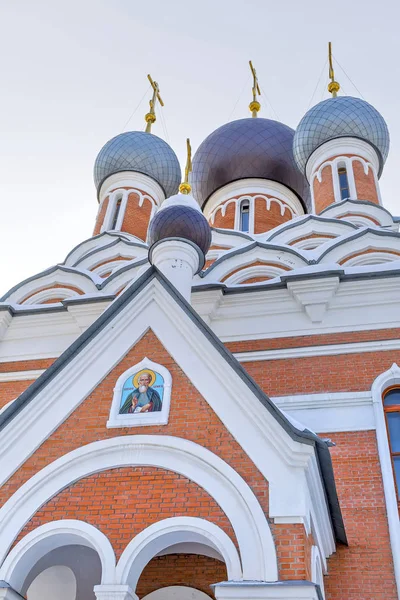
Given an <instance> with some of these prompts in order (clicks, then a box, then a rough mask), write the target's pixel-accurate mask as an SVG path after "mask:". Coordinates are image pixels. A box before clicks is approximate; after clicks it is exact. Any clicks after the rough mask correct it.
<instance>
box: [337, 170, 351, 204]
mask: <svg viewBox="0 0 400 600" xmlns="http://www.w3.org/2000/svg"><path fill="white" fill-rule="evenodd" d="M338 173H339V186H340V197H341V199H342V200H346V198H349V197H350V190H349V180H348V178H347V170H346V167H340V169H339V170H338Z"/></svg>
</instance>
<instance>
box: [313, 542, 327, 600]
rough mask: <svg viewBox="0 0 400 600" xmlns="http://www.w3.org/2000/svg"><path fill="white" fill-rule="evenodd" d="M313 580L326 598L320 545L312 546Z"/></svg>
mask: <svg viewBox="0 0 400 600" xmlns="http://www.w3.org/2000/svg"><path fill="white" fill-rule="evenodd" d="M311 581H313V582H314V583H316V584H317V585H319V589H320V591H321V595H322V598H323V599H325V585H324V572H323V568H322V561H321V554H320V551H319V549H318V546H313V547H312V548H311Z"/></svg>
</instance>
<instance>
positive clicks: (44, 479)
mask: <svg viewBox="0 0 400 600" xmlns="http://www.w3.org/2000/svg"><path fill="white" fill-rule="evenodd" d="M124 466H154V467H158V468H161V469H167V470H170V471H173V472H175V473H179V474H181V475H183V476H185V477H187V478H188V479H191V480H192V481H193V482H194V483H196V484H197V485H199V486H200V487H202V488H203V489H204V490H205V491H206V492H207V493H208V494H210V496H212V497H213V498H214V499H215V501H216V502H217V503H218V504H219V506H220V507H221V509H222V510H223V511H224V513H225V514H226V516H227V518H228V519H229V520H230V522H231V524H232V527H233V530H234V532H235V535H236V539H237V541H238V546H239V553H240V557H241V560H242V567H243V578H244V579H248V580H250V579H252V580H258V581H276V580H277V579H278V568H277V559H276V551H275V545H274V541H273V538H272V534H271V531H270V528H269V525H268V522H267V519H266V517H265V515H264V513H263V510H262V508H261V506H260V504H259V502H258V500H257V498H256V497H255V495H254V493H253V492H252V490H251V488H250V487H249V486H248V484H247V483H246V482H245V481H244V480H243V479H242V477H241V476H240V475H239V474H238V473H237V472H236V471H235V470H234V469H232V467H230V466H229V465H228V464H227V463H226V462H225V461H223V460H222V459H221V458H220V457H218V456H216V455H215V454H213V453H212V452H210V451H209V450H207V449H206V448H204V447H202V446H200V445H198V444H196V443H194V442H191V441H188V440H184V439H182V438H177V437H172V436H157V435H148V436H145V435H134V436H123V437H114V438H111V439H106V440H101V441H98V442H94V443H91V444H87V445H86V446H82V447H80V448H77V449H76V450H74V451H72V452H69V453H68V454H66V455H65V456H62V457H61V458H59V459H57V460H55V461H54V462H52V463H51V464H49V465H47V466H46V467H44V468H43V469H42V470H41V471H39V472H38V473H36V474H35V475H34V476H33V477H31V479H29V480H28V481H27V482H26V483H24V484H23V485H22V486H21V487H20V488H19V489H18V490H17V491H16V492H15V493H14V494H13V496H12V497H11V498H10V499H9V500H8V501H7V502H6V503H5V504H4V505H3V507H2V508H1V509H0V530H1V531H2V547H1V549H0V560H3V559H4V558H5V556H6V555H7V552H8V549H9V548H10V546H11V545H12V543H13V541H14V540H15V538H16V536H17V535H18V533H19V531H21V529H22V528H23V527H24V525H25V524H26V523H27V521H29V519H30V518H31V517H32V516H33V515H34V514H35V512H36V511H37V510H38V509H39V508H40V507H41V506H42V505H43V504H44V503H45V502H47V501H48V500H50V499H51V498H53V497H54V496H55V495H56V494H57V493H58V492H60V491H61V490H63V489H64V488H66V487H68V486H69V485H71V484H73V483H74V482H75V481H77V480H78V479H81V478H83V477H87V476H89V475H91V474H93V473H98V472H101V471H105V470H108V469H113V468H120V467H124ZM107 583H108V582H107Z"/></svg>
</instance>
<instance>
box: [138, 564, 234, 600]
mask: <svg viewBox="0 0 400 600" xmlns="http://www.w3.org/2000/svg"><path fill="white" fill-rule="evenodd" d="M226 579H227V576H226V568H225V564H224V563H222V562H220V561H219V560H216V559H214V558H209V557H208V556H197V555H193V554H170V555H167V556H158V557H156V558H153V560H151V561H150V562H149V563H148V564H147V566H146V567H145V568H144V570H143V573H142V575H141V577H140V579H139V581H138V585H137V588H136V593H137V595H138V596H139V598H143V597H144V596H146V595H147V594H150V592H154V591H155V590H158V589H159V588H160V587H167V586H170V585H183V586H189V587H193V588H195V589H197V590H201V591H202V592H204V593H205V594H208V595H209V596H210V597H211V598H214V595H213V594H212V591H211V589H210V585H212V584H213V583H219V582H220V581H226ZM188 598H190V595H189V594H188Z"/></svg>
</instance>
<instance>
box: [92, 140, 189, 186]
mask: <svg viewBox="0 0 400 600" xmlns="http://www.w3.org/2000/svg"><path fill="white" fill-rule="evenodd" d="M121 171H136V172H137V173H143V175H147V176H148V177H151V178H152V179H154V180H155V181H157V183H158V184H159V185H160V186H161V187H162V189H163V191H164V193H165V196H166V197H168V196H172V195H173V194H176V193H177V191H178V187H179V184H180V181H181V168H180V166H179V161H178V159H177V157H176V154H175V152H174V151H173V150H172V148H171V147H170V146H169V145H168V144H167V142H164V140H162V139H161V138H159V137H157V136H156V135H153V134H152V133H145V132H144V131H127V132H126V133H120V134H119V135H117V136H115V137H114V138H112V139H111V140H110V141H109V142H107V143H106V144H105V145H104V146H103V148H102V149H101V150H100V152H99V154H98V156H97V158H96V162H95V164H94V182H95V184H96V188H97V189H99V188H100V186H101V184H102V183H103V181H104V180H105V179H106V177H109V175H113V174H114V173H119V172H121Z"/></svg>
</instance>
